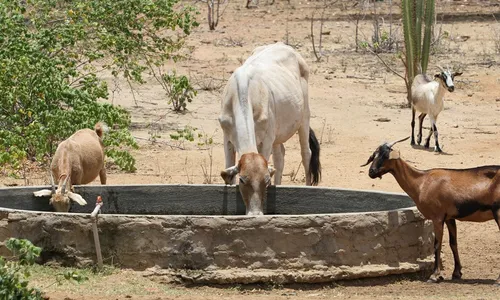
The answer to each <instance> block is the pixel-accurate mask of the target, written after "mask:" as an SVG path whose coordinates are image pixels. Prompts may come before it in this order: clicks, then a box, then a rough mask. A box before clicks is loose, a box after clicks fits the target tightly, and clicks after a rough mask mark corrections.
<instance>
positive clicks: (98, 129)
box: [94, 122, 109, 139]
mask: <svg viewBox="0 0 500 300" xmlns="http://www.w3.org/2000/svg"><path fill="white" fill-rule="evenodd" d="M94 130H95V133H97V135H98V136H99V137H100V138H101V139H102V137H103V135H104V132H108V131H109V128H108V126H107V125H106V124H105V123H104V122H98V123H97V124H95V126H94Z"/></svg>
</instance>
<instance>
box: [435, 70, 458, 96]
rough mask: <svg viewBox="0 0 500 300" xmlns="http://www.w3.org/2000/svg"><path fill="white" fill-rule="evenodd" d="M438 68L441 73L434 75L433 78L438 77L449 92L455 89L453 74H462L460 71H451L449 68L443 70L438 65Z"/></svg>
mask: <svg viewBox="0 0 500 300" xmlns="http://www.w3.org/2000/svg"><path fill="white" fill-rule="evenodd" d="M438 68H439V69H440V70H441V73H437V74H436V75H434V78H439V79H440V81H441V84H442V85H443V86H444V88H446V89H447V90H448V91H449V92H450V93H451V92H453V91H454V90H455V84H454V83H453V80H454V79H455V76H460V75H462V72H460V73H459V72H452V70H450V68H447V69H446V70H444V69H443V68H442V67H441V66H438Z"/></svg>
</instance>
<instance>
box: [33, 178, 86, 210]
mask: <svg viewBox="0 0 500 300" xmlns="http://www.w3.org/2000/svg"><path fill="white" fill-rule="evenodd" d="M50 181H51V184H52V189H51V190H47V189H44V190H40V191H37V192H34V193H33V194H34V195H35V197H44V196H45V197H49V196H50V200H49V203H50V204H51V205H52V206H53V207H54V210H55V211H57V212H68V211H69V207H70V200H73V201H75V202H76V203H78V204H80V205H86V204H87V201H85V199H83V198H82V196H80V195H79V194H77V193H73V192H71V191H67V190H66V187H67V186H68V185H70V186H71V180H70V179H69V176H67V177H66V178H65V179H64V181H63V183H62V184H61V185H60V186H59V187H58V188H57V190H56V187H55V185H54V178H53V177H52V173H51V174H50Z"/></svg>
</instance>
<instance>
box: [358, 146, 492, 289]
mask: <svg viewBox="0 0 500 300" xmlns="http://www.w3.org/2000/svg"><path fill="white" fill-rule="evenodd" d="M408 138H409V137H407V138H405V139H402V140H399V141H396V142H393V143H385V144H382V145H380V146H379V147H378V148H377V149H376V150H375V152H373V154H372V155H371V156H370V158H369V159H368V162H367V163H366V164H364V165H362V167H363V166H366V165H368V164H369V163H370V162H371V163H372V164H371V166H370V170H369V172H368V175H369V176H370V178H377V177H379V178H382V175H384V174H386V173H391V174H392V175H393V176H394V178H396V181H397V182H398V183H399V185H400V186H401V188H402V189H403V190H404V191H405V192H406V193H407V194H408V195H409V196H410V198H411V199H413V201H414V202H415V204H416V206H417V208H418V210H419V211H420V212H421V213H422V215H424V217H425V218H427V219H430V220H432V223H433V225H434V236H435V239H434V251H435V252H434V254H435V260H434V272H433V274H432V275H431V276H430V278H429V280H428V281H429V282H438V281H440V280H443V277H442V276H441V274H440V273H441V270H440V266H441V257H440V255H441V244H442V240H443V229H444V223H446V225H447V227H448V232H449V235H450V247H451V250H452V252H453V257H454V259H455V269H454V270H453V277H452V278H453V279H460V278H461V277H462V271H461V270H462V266H461V264H460V258H459V256H458V247H457V225H456V222H455V220H459V221H472V222H485V221H489V220H492V219H494V220H495V221H496V223H497V225H498V227H499V229H500V166H482V167H477V168H471V169H430V170H418V169H415V168H413V167H411V166H410V165H409V164H408V163H406V162H405V161H404V160H402V159H400V158H399V153H396V152H395V151H393V149H392V146H394V144H395V143H398V142H402V141H404V140H407V139H408ZM495 284H496V285H500V276H499V277H498V279H497V280H496V282H495Z"/></svg>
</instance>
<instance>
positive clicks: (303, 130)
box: [299, 122, 312, 185]
mask: <svg viewBox="0 0 500 300" xmlns="http://www.w3.org/2000/svg"><path fill="white" fill-rule="evenodd" d="M304 123H306V124H302V126H301V127H300V128H299V141H300V154H301V155H302V164H303V165H304V171H305V173H306V185H311V183H312V178H311V172H310V164H311V148H309V122H304Z"/></svg>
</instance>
